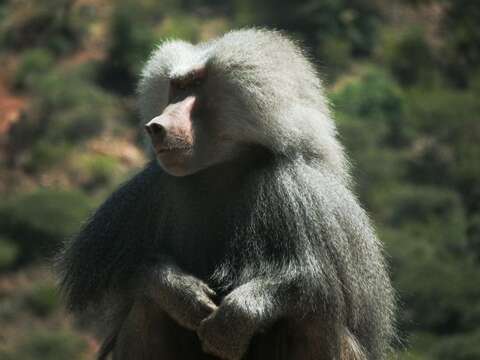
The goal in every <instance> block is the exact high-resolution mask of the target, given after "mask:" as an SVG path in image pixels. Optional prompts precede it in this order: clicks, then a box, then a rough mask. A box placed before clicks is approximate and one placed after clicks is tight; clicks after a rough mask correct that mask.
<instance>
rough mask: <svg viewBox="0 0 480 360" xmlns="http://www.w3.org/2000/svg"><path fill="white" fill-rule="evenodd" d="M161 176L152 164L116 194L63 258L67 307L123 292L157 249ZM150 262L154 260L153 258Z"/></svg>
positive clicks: (80, 306)
mask: <svg viewBox="0 0 480 360" xmlns="http://www.w3.org/2000/svg"><path fill="white" fill-rule="evenodd" d="M161 176H162V172H161V170H160V168H159V167H158V165H157V164H156V163H154V162H152V163H150V164H149V165H148V166H147V167H146V168H145V169H144V170H142V171H141V172H140V173H139V174H137V175H136V176H134V177H133V178H132V179H131V180H130V181H128V182H127V183H125V184H124V185H123V186H122V187H121V188H120V189H118V190H117V191H116V192H114V193H113V194H112V195H111V196H110V197H109V198H108V199H107V200H106V201H105V203H104V204H103V205H102V206H101V207H100V208H99V209H98V210H97V211H96V212H95V214H93V216H92V217H91V218H90V219H89V220H88V221H87V222H86V224H85V225H84V226H83V228H82V229H81V231H80V232H79V234H78V235H77V236H76V237H75V238H74V239H73V241H71V242H70V243H69V244H68V245H67V246H66V248H65V250H64V251H63V253H62V254H61V255H60V257H59V269H60V274H61V288H62V290H63V292H64V294H65V297H66V300H67V305H68V308H69V309H71V310H73V311H82V310H85V309H86V308H87V307H88V305H90V304H98V303H99V302H100V301H101V300H102V299H103V297H104V296H105V295H106V294H108V293H109V292H115V291H120V292H121V293H124V292H125V290H126V289H127V288H128V286H129V282H130V280H131V279H132V276H133V274H136V273H138V272H139V271H141V270H142V269H139V265H140V264H142V265H145V264H146V263H147V264H148V259H145V254H149V251H148V248H149V247H152V246H153V240H154V235H155V233H154V231H155V229H156V227H155V226H153V222H154V221H155V216H156V214H157V209H159V208H161V207H160V206H158V203H159V202H160V201H161V200H160V199H161V191H162V190H161V185H159V183H160V178H161ZM151 260H152V262H153V261H154V259H151Z"/></svg>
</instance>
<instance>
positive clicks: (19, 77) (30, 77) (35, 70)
mask: <svg viewBox="0 0 480 360" xmlns="http://www.w3.org/2000/svg"><path fill="white" fill-rule="evenodd" d="M53 62H54V59H53V56H52V54H51V53H50V52H49V51H48V50H46V49H41V48H38V49H33V50H28V51H26V52H25V53H24V54H23V55H22V58H21V61H20V64H19V65H18V68H17V71H16V73H15V80H14V85H15V87H16V88H17V89H25V88H29V87H30V86H32V84H34V83H35V82H36V80H37V79H38V77H39V76H42V75H43V74H44V73H45V72H47V71H48V70H49V69H50V68H51V67H52V64H53Z"/></svg>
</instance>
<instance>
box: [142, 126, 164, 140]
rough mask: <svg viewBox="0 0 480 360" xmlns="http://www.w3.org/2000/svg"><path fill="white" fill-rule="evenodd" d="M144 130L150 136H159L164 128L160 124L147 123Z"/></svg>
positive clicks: (162, 133)
mask: <svg viewBox="0 0 480 360" xmlns="http://www.w3.org/2000/svg"><path fill="white" fill-rule="evenodd" d="M145 130H146V131H147V133H148V134H149V135H150V136H155V137H160V136H163V135H164V134H165V128H164V127H163V126H162V125H160V124H155V123H153V124H147V125H145Z"/></svg>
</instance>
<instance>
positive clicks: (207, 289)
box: [203, 284, 217, 298]
mask: <svg viewBox="0 0 480 360" xmlns="http://www.w3.org/2000/svg"><path fill="white" fill-rule="evenodd" d="M203 291H204V292H205V293H206V294H207V295H208V296H209V297H211V298H215V297H216V296H217V292H216V291H215V290H213V289H212V288H210V287H209V286H208V285H207V284H203Z"/></svg>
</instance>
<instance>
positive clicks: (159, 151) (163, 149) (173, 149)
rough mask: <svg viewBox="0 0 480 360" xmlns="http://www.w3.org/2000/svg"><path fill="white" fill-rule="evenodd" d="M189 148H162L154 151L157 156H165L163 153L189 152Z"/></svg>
mask: <svg viewBox="0 0 480 360" xmlns="http://www.w3.org/2000/svg"><path fill="white" fill-rule="evenodd" d="M191 150H192V148H191V147H187V146H185V147H162V148H157V149H155V152H156V153H157V154H165V153H175V152H187V151H191Z"/></svg>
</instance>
